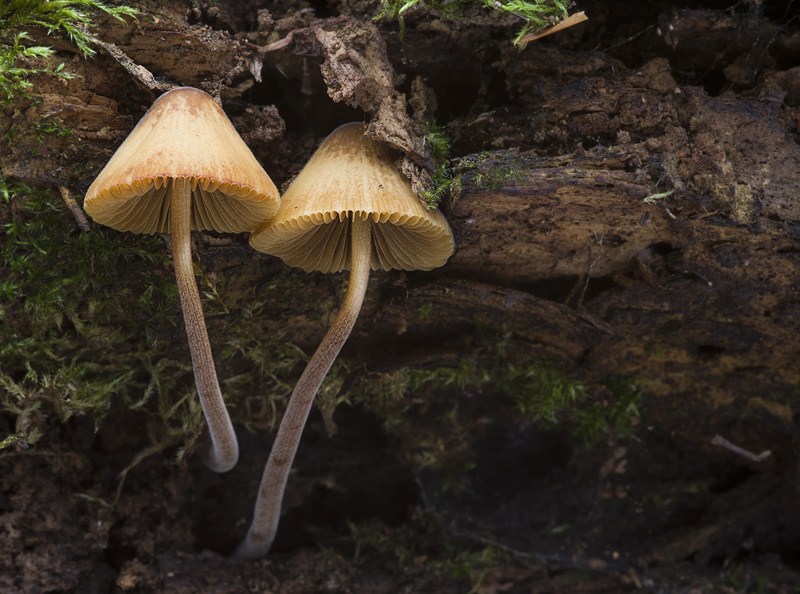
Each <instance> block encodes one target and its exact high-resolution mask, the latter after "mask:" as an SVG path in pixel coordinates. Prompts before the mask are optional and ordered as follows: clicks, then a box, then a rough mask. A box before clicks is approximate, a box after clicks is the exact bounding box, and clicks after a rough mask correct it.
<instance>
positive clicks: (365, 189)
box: [250, 123, 454, 272]
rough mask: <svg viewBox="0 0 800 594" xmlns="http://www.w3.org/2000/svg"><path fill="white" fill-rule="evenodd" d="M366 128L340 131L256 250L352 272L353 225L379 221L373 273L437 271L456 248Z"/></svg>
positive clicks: (256, 239)
mask: <svg viewBox="0 0 800 594" xmlns="http://www.w3.org/2000/svg"><path fill="white" fill-rule="evenodd" d="M394 160H395V155H394V154H393V152H392V150H391V149H390V148H389V147H387V146H385V145H384V144H382V143H380V142H378V141H375V140H372V139H369V138H365V137H364V130H363V125H362V124H359V123H353V124H345V125H344V126H340V127H339V128H337V129H336V130H334V131H333V132H332V133H331V134H330V136H328V137H327V138H326V139H325V140H324V141H323V143H322V145H321V146H320V147H319V149H317V152H315V153H314V155H313V156H312V157H311V159H310V160H309V162H308V163H307V164H306V166H305V167H304V168H303V170H302V171H301V172H300V174H299V175H298V176H297V178H295V180H294V181H293V182H292V184H291V185H290V186H289V189H288V190H286V193H285V194H284V195H283V198H282V200H281V208H280V209H279V210H278V212H277V214H276V215H275V216H274V217H273V218H272V219H271V220H269V221H267V222H266V223H264V224H263V225H261V227H259V228H258V229H257V230H256V231H255V232H254V233H253V235H252V236H251V237H250V245H251V246H253V247H254V248H255V249H257V250H258V251H261V252H266V253H268V254H272V255H274V256H278V257H279V258H281V259H282V260H284V261H285V262H286V263H287V264H289V265H290V266H297V267H299V268H302V269H303V270H305V271H306V272H310V271H312V270H319V271H322V272H339V271H341V270H343V269H349V268H350V220H351V217H353V216H358V217H361V219H363V220H370V221H371V222H372V269H373V270H378V269H382V270H390V269H392V268H398V269H402V270H431V269H433V268H437V267H439V266H442V265H443V264H444V263H445V262H447V259H448V258H449V257H450V256H451V255H452V253H453V249H454V242H453V233H452V231H450V226H449V225H448V224H447V220H446V219H445V218H444V216H442V213H440V212H439V211H438V210H435V211H432V210H429V209H427V208H426V207H425V206H424V205H423V204H422V203H421V202H420V200H419V198H417V197H416V196H415V195H414V192H413V191H412V190H411V184H410V183H409V181H408V180H407V179H406V178H405V177H404V176H403V175H402V174H401V173H400V172H399V171H398V170H397V168H396V167H395V166H394V165H393V161H394Z"/></svg>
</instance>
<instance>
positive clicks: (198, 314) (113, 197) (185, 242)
mask: <svg viewBox="0 0 800 594" xmlns="http://www.w3.org/2000/svg"><path fill="white" fill-rule="evenodd" d="M279 204H280V197H279V194H278V190H277V188H276V187H275V184H273V183H272V180H271V179H270V178H269V176H268V175H267V174H266V172H265V171H264V169H263V168H262V167H261V165H259V164H258V162H257V161H256V159H255V157H254V156H253V153H251V152H250V149H248V148H247V145H246V144H245V143H244V141H243V140H242V139H241V138H240V137H239V135H238V134H237V133H236V130H235V129H234V127H233V125H232V124H231V123H230V121H229V120H228V118H227V117H226V116H225V113H224V112H223V111H222V109H221V108H220V107H219V105H217V104H216V103H215V102H214V100H213V99H212V98H211V96H210V95H208V94H207V93H204V92H203V91H200V90H198V89H193V88H190V87H183V88H178V89H174V90H172V91H169V92H167V93H164V94H163V95H161V96H160V97H159V98H158V99H157V100H156V101H155V103H153V105H152V106H151V107H150V109H149V110H147V113H145V114H144V117H142V119H141V120H140V121H139V123H138V124H137V125H136V127H135V128H134V129H133V131H132V132H131V133H130V135H129V136H128V138H126V139H125V142H123V143H122V145H121V146H120V147H119V148H118V149H117V152H116V153H114V155H113V156H112V157H111V160H110V161H109V162H108V163H107V164H106V166H105V167H104V168H103V170H102V171H101V172H100V174H99V175H98V176H97V178H96V179H95V180H94V182H93V183H92V185H91V186H90V187H89V190H88V191H87V192H86V200H85V202H84V208H85V209H86V212H87V213H88V214H89V215H91V216H92V218H94V220H95V221H97V222H98V223H100V224H103V225H107V226H109V227H112V228H114V229H117V230H118V231H133V232H134V233H148V234H152V233H170V235H171V236H172V253H173V258H174V264H175V277H176V279H177V283H178V294H179V296H180V301H181V307H182V309H183V319H184V322H185V326H186V335H187V337H188V340H189V351H190V353H191V357H192V367H193V368H194V376H195V382H196V384H197V394H198V396H199V397H200V402H201V404H202V407H203V414H204V415H205V418H206V423H207V425H208V433H209V436H210V438H211V447H210V450H209V451H201V457H202V458H203V461H204V462H205V464H206V466H208V467H209V468H210V469H211V470H213V471H215V472H226V471H228V470H230V469H231V468H233V467H234V466H235V465H236V461H237V460H238V458H239V445H238V443H237V441H236V434H235V433H234V430H233V425H232V423H231V420H230V417H229V415H228V410H227V409H226V408H225V402H224V400H223V399H222V393H221V391H220V389H219V382H218V381H217V374H216V371H215V369H214V359H213V357H212V355H211V345H210V343H209V341H208V333H207V331H206V325H205V320H204V319H203V309H202V306H201V303H200V295H199V293H198V291H197V284H196V282H195V278H194V271H193V268H192V253H191V230H192V229H198V230H200V229H213V230H215V231H220V232H225V233H241V232H244V231H252V230H253V229H255V228H256V227H257V226H258V225H259V224H261V223H262V222H263V221H264V220H265V219H267V218H269V217H271V216H272V215H274V214H275V212H276V211H277V209H278V206H279Z"/></svg>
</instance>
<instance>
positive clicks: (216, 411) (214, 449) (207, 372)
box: [170, 178, 239, 472]
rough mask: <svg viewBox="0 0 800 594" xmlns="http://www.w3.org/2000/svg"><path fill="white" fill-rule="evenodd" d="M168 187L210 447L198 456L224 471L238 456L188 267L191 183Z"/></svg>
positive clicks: (177, 263) (175, 250)
mask: <svg viewBox="0 0 800 594" xmlns="http://www.w3.org/2000/svg"><path fill="white" fill-rule="evenodd" d="M170 183H171V188H170V233H171V235H172V257H173V261H174V266H175V278H176V280H177V282H178V295H179V296H180V300H181V309H183V320H184V324H185V326H186V336H187V338H188V339H189V352H190V353H191V355H192V367H193V368H194V377H195V382H196V383H197V395H198V396H199V397H200V404H201V406H202V407H203V414H204V415H205V417H206V423H207V424H208V432H209V435H210V437H211V447H210V448H209V449H208V451H205V452H203V451H201V452H200V456H201V458H202V459H203V462H204V463H205V465H206V466H208V468H210V469H211V470H213V471H214V472H227V471H228V470H230V469H231V468H233V467H234V466H236V461H237V460H238V459H239V444H238V443H237V441H236V433H234V431H233V424H232V423H231V419H230V417H229V416H228V409H227V408H225V401H224V400H223V399H222V392H221V391H220V389H219V382H218V381H217V372H216V370H215V369H214V358H213V357H212V355H211V344H210V343H209V341H208V332H207V331H206V322H205V319H204V318H203V307H202V305H201V303H200V294H199V292H198V291H197V283H196V282H195V278H194V269H193V268H192V246H191V231H192V220H191V216H192V186H191V183H192V182H191V180H189V179H187V178H174V179H173V180H172V181H171V182H170Z"/></svg>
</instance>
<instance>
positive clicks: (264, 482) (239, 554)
mask: <svg viewBox="0 0 800 594" xmlns="http://www.w3.org/2000/svg"><path fill="white" fill-rule="evenodd" d="M370 225H371V223H370V221H369V220H362V219H361V218H360V217H358V216H356V217H354V218H353V219H352V220H351V226H352V228H351V233H352V235H351V255H350V284H349V285H348V287H347V294H346V295H345V298H344V302H343V303H342V307H341V309H340V310H339V314H338V315H337V316H336V320H334V322H333V325H332V326H331V327H330V329H329V330H328V333H327V334H326V335H325V338H323V339H322V342H321V343H320V345H319V347H317V350H316V352H315V353H314V356H313V357H311V361H309V362H308V366H307V367H306V369H305V371H303V375H301V376H300V379H299V380H298V381H297V385H296V386H295V388H294V391H293V392H292V396H291V398H290V399H289V404H288V406H287V407H286V412H285V413H284V415H283V420H282V421H281V426H280V428H279V429H278V435H277V436H276V437H275V443H274V444H273V446H272V452H271V453H270V455H269V460H267V465H266V467H265V468H264V474H263V476H262V477H261V486H260V487H259V489H258V498H257V499H256V506H255V510H254V512H253V523H252V524H251V525H250V530H249V531H248V532H247V536H246V537H245V538H244V540H243V541H242V542H241V543H240V544H239V546H238V547H237V549H236V551H235V552H234V554H233V556H234V557H235V558H236V559H241V560H250V559H258V558H259V557H263V556H264V555H266V554H267V553H268V552H269V549H270V547H271V546H272V541H273V540H274V539H275V533H276V532H277V530H278V522H279V521H280V516H281V503H282V502H283V492H284V490H285V489H286V481H287V479H288V477H289V471H290V470H291V468H292V462H293V461H294V457H295V454H296V453H297V446H298V444H299V443H300V438H301V436H302V435H303V427H305V424H306V419H308V413H309V411H310V410H311V404H312V403H313V402H314V396H315V395H316V394H317V390H319V387H320V385H321V384H322V380H324V379H325V376H326V375H327V374H328V371H329V370H330V368H331V365H333V362H334V361H335V360H336V357H337V356H338V355H339V351H341V350H342V346H343V345H344V343H345V341H346V340H347V337H348V336H350V332H351V331H352V330H353V326H354V325H355V323H356V318H358V313H359V311H360V310H361V304H362V303H363V302H364V294H365V293H366V291H367V282H368V281H369V270H370V261H371V257H372V245H371V243H372V232H371V229H370Z"/></svg>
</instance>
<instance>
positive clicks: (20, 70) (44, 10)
mask: <svg viewBox="0 0 800 594" xmlns="http://www.w3.org/2000/svg"><path fill="white" fill-rule="evenodd" d="M97 13H104V14H106V15H108V16H110V17H113V18H115V19H117V20H118V21H120V22H123V23H124V22H125V17H132V16H135V15H136V14H138V11H137V10H136V9H135V8H131V7H129V6H109V5H108V4H106V3H104V2H99V1H98V0H59V1H58V2H54V1H47V0H7V1H5V2H2V3H0V103H8V102H10V101H11V100H12V99H14V98H15V97H16V96H19V95H22V96H26V95H27V91H28V89H30V87H31V86H32V83H31V82H30V80H29V79H30V77H31V76H33V75H35V74H50V75H53V76H56V77H59V78H64V79H68V78H72V77H73V75H72V74H70V73H69V72H67V71H66V70H64V64H63V63H62V64H60V65H58V66H56V67H52V66H50V65H49V64H46V63H45V62H44V61H45V60H46V59H47V58H50V57H52V56H53V54H54V51H53V50H52V49H51V48H49V47H46V46H41V45H33V39H32V37H31V36H30V34H29V33H28V32H27V31H26V30H25V29H26V28H31V27H41V28H43V29H45V30H46V31H47V33H48V35H54V34H56V33H63V34H66V35H67V37H69V39H70V41H71V42H72V43H73V44H74V45H75V46H76V47H77V49H78V51H79V52H80V53H81V54H83V55H84V56H92V55H94V53H95V50H94V48H93V46H94V45H95V44H96V43H97V40H96V38H95V37H94V34H93V30H94V29H95V27H96V25H95V24H94V22H93V20H92V15H93V14H97Z"/></svg>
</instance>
